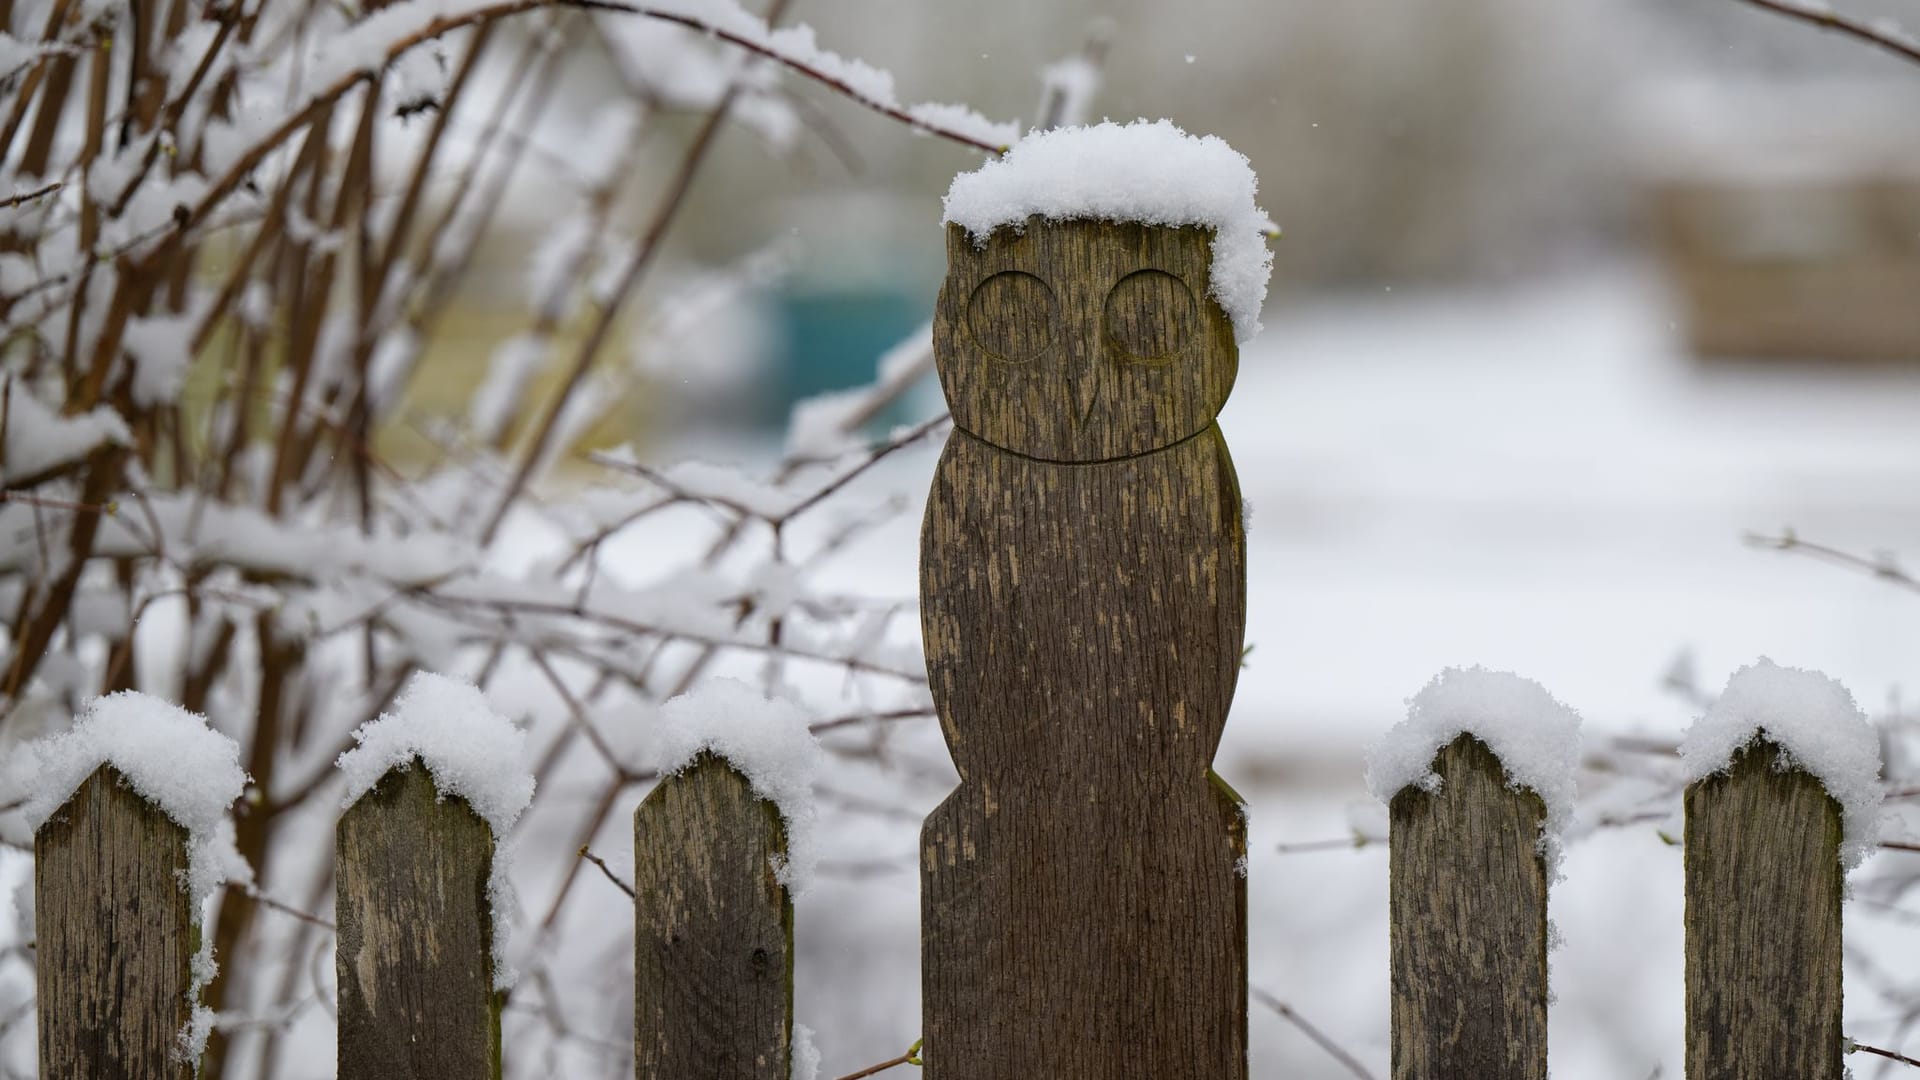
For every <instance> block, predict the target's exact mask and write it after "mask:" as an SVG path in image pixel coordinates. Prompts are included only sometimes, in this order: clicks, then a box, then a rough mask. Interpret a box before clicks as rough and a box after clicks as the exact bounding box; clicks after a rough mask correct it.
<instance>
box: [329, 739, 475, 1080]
mask: <svg viewBox="0 0 1920 1080" xmlns="http://www.w3.org/2000/svg"><path fill="white" fill-rule="evenodd" d="M335 840H336V845H337V846H336V849H335V856H336V863H335V872H336V877H337V879H338V884H337V887H336V893H335V907H336V917H337V919H338V922H339V937H338V944H337V946H336V952H335V957H334V965H335V974H336V977H337V979H338V982H339V999H340V1006H339V1008H340V1016H339V1061H340V1076H341V1077H342V1078H343V1080H347V1078H353V1080H400V1078H413V1077H423V1076H432V1077H446V1078H448V1080H496V1078H498V1077H499V1076H500V999H499V997H498V995H496V994H495V992H494V988H493V951H492V946H493V914H492V906H491V904H490V903H489V901H488V898H487V879H488V875H489V874H490V872H491V870H492V867H493V832H492V830H491V829H489V828H488V827H487V823H486V822H485V821H483V820H481V818H480V816H479V815H478V814H475V813H474V812H473V810H472V809H471V808H470V807H469V806H468V805H467V803H466V800H464V799H460V798H454V797H449V798H444V799H443V798H441V797H440V793H439V791H438V790H437V789H436V788H435V786H434V782H433V778H432V776H431V775H429V773H428V772H427V768H426V766H425V765H424V764H423V763H421V761H420V760H419V759H418V758H415V759H413V764H412V767H411V768H405V769H393V770H391V771H389V772H388V773H387V774H386V775H385V776H383V777H382V778H381V779H380V782H379V783H378V784H376V785H374V787H373V790H371V791H369V792H367V793H366V794H365V795H363V796H361V797H360V799H359V801H357V802H355V803H354V804H353V805H352V806H351V807H349V808H348V809H347V811H346V813H345V814H343V815H341V818H340V824H339V827H338V830H337V832H336V834H335Z"/></svg>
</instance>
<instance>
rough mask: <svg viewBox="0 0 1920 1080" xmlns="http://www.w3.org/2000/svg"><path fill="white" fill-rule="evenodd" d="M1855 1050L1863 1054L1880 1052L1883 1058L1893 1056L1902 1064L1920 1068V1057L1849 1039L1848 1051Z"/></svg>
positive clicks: (1852, 1051) (1892, 1057)
mask: <svg viewBox="0 0 1920 1080" xmlns="http://www.w3.org/2000/svg"><path fill="white" fill-rule="evenodd" d="M1855 1051H1858V1052H1860V1053H1862V1054H1878V1055H1880V1056H1881V1057H1883V1058H1891V1059H1893V1060H1894V1061H1897V1062H1899V1063H1900V1064H1902V1065H1912V1066H1914V1067H1915V1068H1920V1058H1910V1057H1908V1056H1907V1055H1905V1054H1900V1053H1895V1052H1894V1051H1892V1050H1888V1049H1886V1048H1884V1047H1879V1046H1868V1045H1867V1044H1866V1043H1863V1042H1854V1041H1853V1040H1851V1039H1849V1040H1847V1053H1849V1054H1851V1053H1854V1052H1855Z"/></svg>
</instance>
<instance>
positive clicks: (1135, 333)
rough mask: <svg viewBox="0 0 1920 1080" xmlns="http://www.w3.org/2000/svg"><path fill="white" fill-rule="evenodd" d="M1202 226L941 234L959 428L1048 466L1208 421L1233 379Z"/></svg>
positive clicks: (1083, 224)
mask: <svg viewBox="0 0 1920 1080" xmlns="http://www.w3.org/2000/svg"><path fill="white" fill-rule="evenodd" d="M1211 242H1212V234H1211V233H1210V232H1207V231H1205V230H1202V229H1194V228H1188V229H1169V228H1164V227H1159V226H1152V225H1139V224H1115V223H1111V222H1100V221H1070V222H1052V223H1049V222H1046V221H1044V220H1042V219H1041V218H1038V217H1035V218H1030V219H1029V220H1028V222H1027V224H1026V227H1025V228H1024V229H1022V230H1021V231H1020V232H1018V233H1016V232H1013V231H1012V230H1009V229H1000V230H998V231H997V232H995V233H994V234H993V236H992V238H990V239H989V240H988V241H987V243H986V244H985V245H981V246H976V245H975V244H974V242H973V240H972V239H971V238H970V237H969V236H968V235H967V232H966V230H965V229H962V228H961V227H960V226H958V225H951V226H948V228H947V263H948V272H947V280H946V284H945V285H944V286H943V287H942V288H941V290H940V298H939V300H938V302H937V304H936V306H935V309H934V320H933V348H934V356H935V358H936V362H937V366H938V368H939V371H940V382H941V385H942V386H943V387H944V388H945V390H946V395H947V406H948V408H949V409H951V410H952V412H953V422H954V426H956V427H958V428H959V429H960V430H962V431H965V432H969V433H971V434H973V435H975V436H978V437H979V438H980V439H981V440H982V441H984V442H987V443H989V444H991V445H994V446H998V447H1002V448H1004V449H1008V450H1012V451H1014V452H1016V453H1020V454H1025V455H1026V456H1028V457H1036V458H1042V459H1045V460H1048V461H1108V460H1111V459H1114V458H1119V457H1126V456H1128V455H1130V454H1140V453H1145V452H1147V451H1149V450H1157V449H1160V448H1161V447H1165V446H1170V445H1172V444H1174V443H1176V442H1179V441H1180V440H1182V439H1185V438H1190V437H1192V436H1194V435H1198V434H1199V433H1200V432H1202V431H1205V430H1206V429H1207V428H1208V427H1210V426H1212V424H1213V418H1214V417H1215V416H1216V415H1218V414H1219V412H1220V407H1221V406H1222V405H1224V404H1225V403H1226V400H1227V394H1228V392H1229V391H1230V390H1232V389H1233V380H1234V376H1235V375H1236V374H1237V373H1238V371H1239V355H1240V354H1239V351H1238V350H1237V349H1236V348H1235V346H1234V341H1233V324H1232V323H1231V322H1229V321H1228V319H1227V317H1226V314H1225V313H1224V312H1222V311H1221V310H1220V307H1219V305H1218V304H1216V303H1214V301H1212V300H1211V299H1209V298H1208V297H1207V288H1208V283H1209V281H1210V278H1209V276H1208V257H1209V251H1210V247H1209V245H1210V244H1211Z"/></svg>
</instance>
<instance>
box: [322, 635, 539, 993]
mask: <svg viewBox="0 0 1920 1080" xmlns="http://www.w3.org/2000/svg"><path fill="white" fill-rule="evenodd" d="M353 738H354V741H355V742H356V743H358V744H359V745H357V746H355V747H354V748H353V749H351V750H348V751H347V752H346V753H344V754H341V755H340V758H339V760H338V761H337V762H336V764H337V765H338V766H339V768H340V771H341V772H342V773H343V774H344V775H345V777H346V781H347V792H346V797H345V798H344V799H343V800H342V802H341V806H342V807H343V808H344V807H350V806H352V805H353V804H354V803H356V802H359V801H360V797H361V796H362V795H365V794H366V793H367V792H369V791H372V790H373V788H374V785H376V784H378V783H379V782H380V778H381V777H383V776H385V775H387V773H388V772H390V771H392V770H394V769H405V768H410V767H411V766H412V764H413V759H414V758H416V757H418V758H419V759H420V760H421V761H422V762H424V763H425V764H426V766H427V773H428V775H430V776H431V777H432V778H433V786H434V789H435V790H436V791H438V792H439V793H440V797H441V798H443V799H444V798H447V797H449V796H452V797H457V798H461V799H465V800H466V801H467V805H468V806H470V807H472V808H473V812H474V813H476V814H478V815H480V818H481V820H482V821H485V822H486V823H487V827H488V828H489V829H491V830H492V832H493V869H492V872H491V873H490V874H489V876H488V878H487V900H488V903H489V905H490V906H491V907H492V909H493V985H494V988H495V989H501V990H504V989H507V988H509V987H511V986H512V985H513V984H514V981H515V979H516V978H517V976H518V974H519V973H518V972H517V971H515V970H514V968H513V966H512V965H511V964H509V963H507V952H506V946H507V933H508V930H509V928H510V927H511V926H512V925H513V916H514V911H515V901H514V894H513V888H512V886H511V884H510V883H509V875H510V873H511V872H512V868H513V852H512V850H511V848H509V846H508V844H507V838H508V836H509V835H510V834H511V833H512V832H513V824H514V822H516V821H518V820H519V818H520V812H521V811H523V810H525V809H526V808H527V805H528V804H529V803H531V802H533V774H532V773H530V772H528V771H527V767H526V764H525V762H526V749H527V736H526V733H525V732H523V731H521V730H520V729H519V728H517V727H515V726H514V725H513V721H511V720H508V719H507V718H506V717H504V716H502V715H500V714H499V713H497V712H495V711H494V710H493V707H492V706H491V705H489V704H487V698H486V695H485V694H482V693H481V692H480V688H479V687H477V686H474V685H473V684H472V683H469V682H465V681H463V680H460V679H454V678H449V677H448V676H445V675H436V674H433V673H431V672H420V673H418V674H416V675H414V676H413V678H411V679H409V680H407V685H406V687H405V688H404V689H402V690H401V692H400V697H399V698H398V699H397V700H396V701H395V702H394V704H393V710H392V711H391V712H387V713H383V714H382V715H381V716H380V717H378V718H377V719H374V720H370V721H368V722H367V723H365V724H362V725H361V726H360V729H359V730H358V731H355V732H354V733H353Z"/></svg>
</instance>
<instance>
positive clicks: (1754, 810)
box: [1685, 741, 1845, 1080]
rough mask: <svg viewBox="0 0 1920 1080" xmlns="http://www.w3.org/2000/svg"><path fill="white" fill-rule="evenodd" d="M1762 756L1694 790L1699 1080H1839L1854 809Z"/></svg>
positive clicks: (1690, 882)
mask: <svg viewBox="0 0 1920 1080" xmlns="http://www.w3.org/2000/svg"><path fill="white" fill-rule="evenodd" d="M1779 753H1780V751H1779V750H1778V748H1777V747H1775V746H1773V745H1772V744H1770V743H1767V742H1764V741H1762V742H1757V743H1754V744H1750V745H1749V746H1748V747H1747V748H1745V749H1743V750H1742V751H1740V752H1739V753H1738V754H1736V755H1735V757H1734V759H1733V764H1732V766H1731V767H1730V768H1729V769H1728V770H1727V771H1726V772H1724V773H1719V774H1715V775H1713V776H1709V777H1707V778H1706V779H1704V780H1700V781H1697V782H1696V783H1694V784H1693V785H1692V786H1691V787H1689V788H1688V789H1687V795H1686V810H1687V825H1686V849H1685V850H1686V879H1687V885H1686V890H1687V901H1686V903H1687V909H1686V933H1687V1049H1686V1061H1687V1074H1686V1075H1687V1080H1747V1078H1750V1077H1756V1076H1764V1077H1767V1078H1769V1080H1838V1078H1839V1077H1840V1076H1842V1075H1843V1073H1844V1066H1843V1064H1842V1058H1843V1055H1844V1045H1845V1043H1844V1037H1843V1035H1842V1033H1841V1022H1840V1004H1841V978H1840V957H1841V951H1840V901H1841V895H1842V891H1843V890H1842V877H1843V875H1842V871H1841V867H1840V858H1839V851H1840V839H1841V813H1840V804H1839V803H1837V802H1835V801H1834V800H1833V798H1832V797H1831V796H1830V795H1828V794H1827V791H1826V788H1824V787H1823V786H1822V785H1821V783H1820V781H1819V780H1817V779H1815V778H1814V777H1813V776H1811V775H1809V774H1808V773H1806V772H1804V771H1803V770H1801V769H1798V768H1794V769H1786V770H1782V769H1780V768H1777V767H1776V762H1777V760H1778V757H1779Z"/></svg>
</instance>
